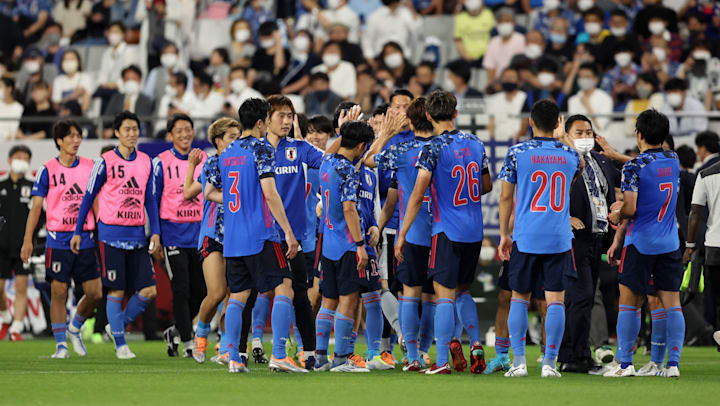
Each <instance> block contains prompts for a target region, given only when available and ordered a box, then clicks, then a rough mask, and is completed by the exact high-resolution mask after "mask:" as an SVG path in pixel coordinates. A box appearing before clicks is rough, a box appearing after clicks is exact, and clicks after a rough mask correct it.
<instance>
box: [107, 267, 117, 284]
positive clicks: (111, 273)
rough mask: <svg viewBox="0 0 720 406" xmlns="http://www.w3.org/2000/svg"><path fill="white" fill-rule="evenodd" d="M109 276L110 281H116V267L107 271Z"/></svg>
mask: <svg viewBox="0 0 720 406" xmlns="http://www.w3.org/2000/svg"><path fill="white" fill-rule="evenodd" d="M107 278H108V280H109V281H110V282H114V281H115V279H117V271H115V270H114V269H113V270H109V271H107Z"/></svg>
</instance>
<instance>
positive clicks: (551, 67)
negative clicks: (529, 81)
mask: <svg viewBox="0 0 720 406" xmlns="http://www.w3.org/2000/svg"><path fill="white" fill-rule="evenodd" d="M543 71H548V72H552V73H556V72H557V71H558V64H557V62H555V60H554V59H550V58H540V62H538V72H543Z"/></svg>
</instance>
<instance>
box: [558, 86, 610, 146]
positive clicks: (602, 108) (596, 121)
mask: <svg viewBox="0 0 720 406" xmlns="http://www.w3.org/2000/svg"><path fill="white" fill-rule="evenodd" d="M582 93H583V91H582V90H581V91H579V92H577V93H576V94H575V95H573V96H572V97H570V99H569V100H568V115H569V116H570V115H573V114H584V115H586V116H588V117H590V119H591V120H592V122H593V123H592V125H593V128H594V129H596V130H597V131H598V132H600V133H601V134H600V135H605V134H602V131H603V130H605V129H607V126H608V124H610V121H611V120H610V118H608V117H601V118H593V117H591V116H592V114H611V113H612V112H613V106H614V103H613V99H612V97H610V95H609V94H607V93H606V92H605V91H604V90H602V89H597V88H596V89H594V90H593V92H592V95H590V108H591V109H592V114H591V113H590V112H589V111H588V110H587V109H586V108H585V105H584V104H583V103H582V101H581V99H582Z"/></svg>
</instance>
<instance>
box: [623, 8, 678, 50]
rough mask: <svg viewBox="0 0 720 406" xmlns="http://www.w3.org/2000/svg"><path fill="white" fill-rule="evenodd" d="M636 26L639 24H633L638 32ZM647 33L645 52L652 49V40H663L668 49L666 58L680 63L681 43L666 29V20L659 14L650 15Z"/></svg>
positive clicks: (638, 28)
mask: <svg viewBox="0 0 720 406" xmlns="http://www.w3.org/2000/svg"><path fill="white" fill-rule="evenodd" d="M645 10H646V9H643V11H645ZM668 10H669V9H668ZM670 11H672V10H670ZM673 15H674V12H673ZM638 24H639V22H635V28H636V30H637V31H639V30H640V27H639V26H638ZM648 32H649V33H650V35H649V36H648V37H646V39H645V44H644V47H645V49H646V50H647V49H649V48H651V47H652V43H653V41H652V40H653V39H654V38H663V39H665V41H667V43H668V48H669V50H670V53H669V54H668V58H669V59H670V60H672V61H676V62H680V61H681V58H682V53H683V42H682V40H681V39H680V37H679V36H678V35H677V34H676V33H675V32H674V31H672V30H669V29H668V21H667V20H665V19H663V17H662V16H661V15H659V14H651V16H650V22H649V23H648Z"/></svg>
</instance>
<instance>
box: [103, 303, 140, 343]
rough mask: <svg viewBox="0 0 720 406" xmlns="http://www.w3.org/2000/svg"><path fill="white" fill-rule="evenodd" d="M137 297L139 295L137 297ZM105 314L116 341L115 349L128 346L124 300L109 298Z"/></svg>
mask: <svg viewBox="0 0 720 406" xmlns="http://www.w3.org/2000/svg"><path fill="white" fill-rule="evenodd" d="M136 296H137V295H136ZM105 312H106V314H107V318H108V324H110V332H111V333H112V336H113V339H115V348H116V349H117V348H119V347H122V346H123V345H126V344H127V343H126V342H125V314H124V312H123V308H122V298H120V297H115V296H108V297H107V306H106V307H105Z"/></svg>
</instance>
